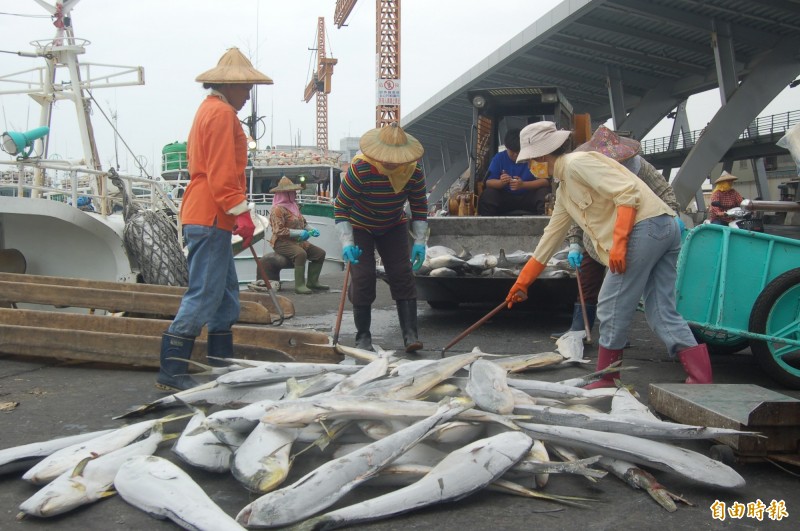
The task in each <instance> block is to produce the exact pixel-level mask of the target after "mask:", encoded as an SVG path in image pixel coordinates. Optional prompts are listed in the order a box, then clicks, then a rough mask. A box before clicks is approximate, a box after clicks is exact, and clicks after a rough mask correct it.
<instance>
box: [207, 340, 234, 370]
mask: <svg viewBox="0 0 800 531" xmlns="http://www.w3.org/2000/svg"><path fill="white" fill-rule="evenodd" d="M207 347H208V350H207V353H206V355H207V356H208V364H209V365H211V366H212V367H225V366H227V365H228V364H227V363H225V362H224V361H222V360H221V359H219V358H223V359H228V358H232V357H233V332H211V333H209V334H208V343H207Z"/></svg>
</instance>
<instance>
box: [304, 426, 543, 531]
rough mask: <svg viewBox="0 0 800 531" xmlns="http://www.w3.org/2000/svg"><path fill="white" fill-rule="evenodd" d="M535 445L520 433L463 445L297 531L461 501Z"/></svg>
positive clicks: (504, 434) (361, 520)
mask: <svg viewBox="0 0 800 531" xmlns="http://www.w3.org/2000/svg"><path fill="white" fill-rule="evenodd" d="M531 444H533V441H532V440H531V438H530V437H528V436H527V435H525V434H522V433H519V432H505V433H501V434H498V435H495V436H493V437H488V438H486V439H481V440H478V441H475V442H473V443H471V444H468V445H467V446H464V447H463V448H460V449H458V450H456V451H454V452H452V453H450V454H449V455H448V456H447V457H445V458H444V459H443V460H442V461H441V462H440V463H439V464H438V465H436V466H435V467H433V468H432V469H431V471H430V472H428V474H426V475H425V476H424V477H423V478H422V479H420V480H419V481H417V482H415V483H412V484H411V485H409V486H407V487H403V488H402V489H398V490H396V491H393V492H390V493H388V494H384V495H383V496H378V497H377V498H372V499H370V500H366V501H364V502H361V503H357V504H355V505H350V506H348V507H344V508H342V509H338V510H335V511H331V512H329V513H326V514H323V515H321V516H318V517H316V518H312V519H311V520H308V521H306V522H303V524H302V525H300V526H297V529H298V530H304V531H306V530H311V529H336V528H338V527H343V526H346V525H353V524H356V523H359V522H366V521H370V520H377V519H380V518H385V517H387V516H394V515H397V514H402V513H405V512H408V511H413V510H415V509H419V508H421V507H426V506H428V505H433V504H434V503H441V502H446V501H453V500H459V499H461V498H464V497H466V496H469V495H470V494H472V493H474V492H477V491H478V490H480V489H482V488H484V487H486V486H488V485H490V484H491V483H493V482H494V481H495V480H497V479H498V478H500V476H502V475H503V474H505V472H506V471H507V470H508V469H509V468H511V467H512V466H514V464H515V463H516V462H517V461H519V460H520V459H522V457H523V456H524V455H525V454H526V453H527V452H528V450H529V449H530V447H531Z"/></svg>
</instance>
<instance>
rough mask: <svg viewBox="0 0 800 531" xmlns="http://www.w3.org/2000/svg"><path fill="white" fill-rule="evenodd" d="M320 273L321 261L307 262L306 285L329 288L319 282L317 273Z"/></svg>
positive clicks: (321, 288)
mask: <svg viewBox="0 0 800 531" xmlns="http://www.w3.org/2000/svg"><path fill="white" fill-rule="evenodd" d="M320 273H322V262H309V263H308V282H307V283H306V286H307V287H309V288H311V289H318V290H329V289H331V287H330V286H326V285H325V284H320V283H319V275H320Z"/></svg>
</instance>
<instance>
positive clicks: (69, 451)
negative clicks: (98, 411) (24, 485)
mask: <svg viewBox="0 0 800 531" xmlns="http://www.w3.org/2000/svg"><path fill="white" fill-rule="evenodd" d="M177 418H179V417H164V418H163V419H155V420H146V421H143V422H137V423H136V424H131V425H130V426H123V427H122V428H118V429H116V430H114V431H112V432H111V433H106V434H105V435H101V436H100V437H95V438H94V439H90V440H88V441H84V442H81V443H77V444H73V445H72V446H67V447H65V448H62V449H61V450H58V451H57V452H54V453H52V454H50V455H49V456H47V457H46V458H45V459H43V460H42V461H41V462H40V463H38V464H37V465H35V466H34V467H32V468H31V469H30V470H28V471H27V472H25V474H24V475H23V476H22V479H24V480H25V481H30V482H31V483H33V484H34V485H43V484H45V483H49V482H50V481H52V480H54V479H55V478H57V477H58V476H60V475H61V474H63V473H64V472H66V471H67V470H72V469H73V468H75V467H76V466H77V465H78V463H80V462H81V461H82V460H84V459H86V458H87V457H92V456H100V455H105V454H107V453H110V452H113V451H114V450H117V449H119V448H122V447H123V446H127V445H128V444H130V443H132V442H133V441H135V440H136V439H138V438H139V437H141V436H142V435H144V434H145V433H147V432H148V431H150V430H152V429H153V428H155V427H156V426H157V425H159V424H163V423H164V422H168V421H170V420H176V419H177ZM180 418H184V417H180Z"/></svg>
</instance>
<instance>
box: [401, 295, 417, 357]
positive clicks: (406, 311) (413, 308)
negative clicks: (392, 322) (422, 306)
mask: <svg viewBox="0 0 800 531" xmlns="http://www.w3.org/2000/svg"><path fill="white" fill-rule="evenodd" d="M395 302H397V317H398V318H399V319H400V329H401V330H402V331H403V343H404V344H405V346H406V352H409V353H411V352H416V351H418V350H420V349H421V348H422V342H421V341H420V340H419V339H417V299H405V300H399V301H395Z"/></svg>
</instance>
